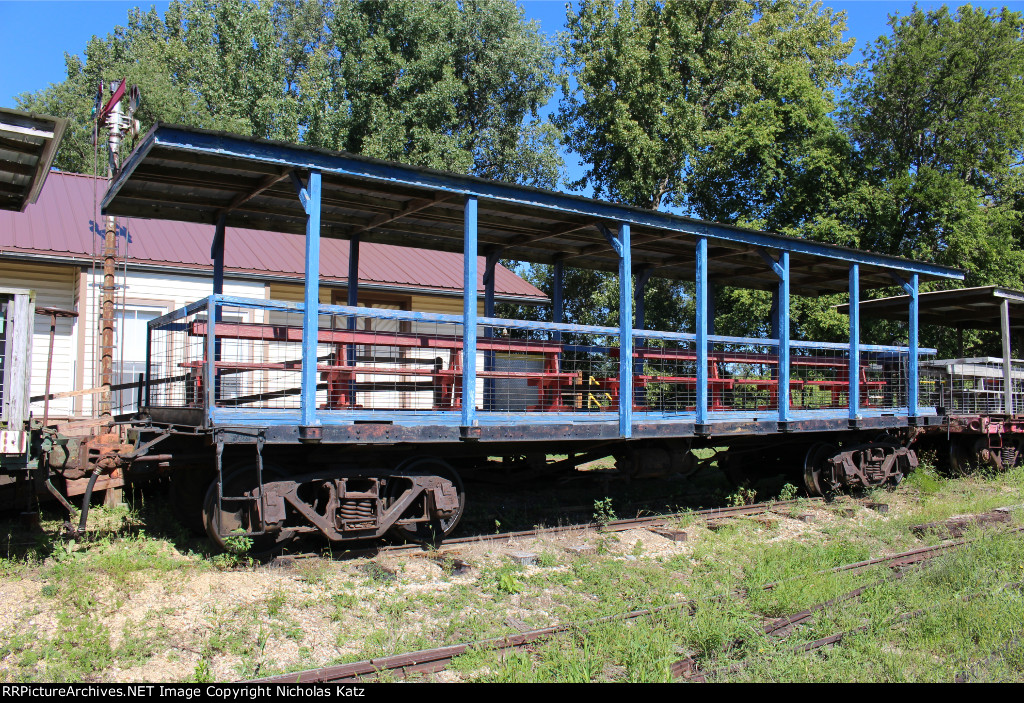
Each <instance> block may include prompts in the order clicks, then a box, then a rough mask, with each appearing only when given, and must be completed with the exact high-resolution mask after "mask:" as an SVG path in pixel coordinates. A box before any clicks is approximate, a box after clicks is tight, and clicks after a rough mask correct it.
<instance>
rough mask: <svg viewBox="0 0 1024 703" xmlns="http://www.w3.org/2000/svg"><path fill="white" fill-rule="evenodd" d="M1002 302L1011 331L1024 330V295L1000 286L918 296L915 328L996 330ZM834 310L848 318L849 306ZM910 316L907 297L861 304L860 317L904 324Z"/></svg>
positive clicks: (867, 301)
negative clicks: (920, 326) (1008, 316)
mask: <svg viewBox="0 0 1024 703" xmlns="http://www.w3.org/2000/svg"><path fill="white" fill-rule="evenodd" d="M1004 300H1005V301H1006V302H1007V303H1008V304H1009V307H1010V329H1011V330H1024V293H1022V292H1021V291H1016V290H1010V289H1009V288H1000V287H999V286H981V287H978V288H958V289H955V290H937V291H930V292H928V293H921V294H919V295H918V297H917V302H918V311H917V319H918V324H921V325H925V324H928V325H938V326H940V327H953V328H959V329H969V330H998V329H1000V322H999V316H1000V308H1002V305H1003V301H1004ZM836 309H837V310H838V311H839V312H841V313H842V314H844V315H849V314H850V306H849V305H839V306H837V308H836ZM909 312H910V296H906V295H897V296H894V297H891V298H877V299H876V300H862V301H861V303H860V314H861V316H862V317H874V318H881V319H885V320H901V321H903V322H906V320H907V315H908V313H909Z"/></svg>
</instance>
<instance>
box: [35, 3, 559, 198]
mask: <svg viewBox="0 0 1024 703" xmlns="http://www.w3.org/2000/svg"><path fill="white" fill-rule="evenodd" d="M66 62H67V78H66V79H65V81H63V82H62V83H60V84H58V85H53V86H50V87H49V88H47V89H44V90H42V91H39V92H36V93H32V94H25V95H22V96H20V97H19V98H18V104H19V106H20V107H22V108H23V109H29V110H36V111H40V112H46V113H48V114H53V115H60V116H66V117H69V118H71V120H72V123H73V129H71V130H70V133H69V134H68V136H67V137H66V139H65V143H64V145H63V146H62V148H61V150H60V153H59V154H58V157H57V162H56V164H57V166H58V167H60V168H65V169H68V170H75V171H83V172H86V171H91V170H92V168H93V150H92V126H91V109H92V106H93V96H94V95H95V92H96V85H97V84H98V83H99V82H100V81H101V80H105V81H108V82H109V81H111V80H115V79H119V78H122V77H125V76H127V78H128V81H129V82H130V83H136V84H138V85H139V87H140V89H141V91H142V96H143V99H142V108H141V110H140V112H139V114H138V116H139V118H140V120H141V121H142V122H143V124H144V126H148V125H150V124H152V123H153V122H156V121H163V122H174V123H181V124H186V125H191V126H196V127H205V128H210V129H219V130H225V131H230V132H235V133H240V134H245V135H251V136H257V137H266V138H271V139H282V140H286V141H304V142H306V143H309V144H312V145H315V146H323V147H328V148H333V149H342V150H346V151H352V152H356V153H362V154H366V155H370V156H375V157H379V158H384V159H391V160H396V161H402V162H405V163H411V164H415V165H422V166H431V167H436V168H444V169H447V170H454V171H461V172H466V173H474V174H476V175H481V176H485V177H491V178H498V179H502V180H507V181H514V182H524V183H529V184H533V185H541V186H548V187H554V186H555V184H556V182H557V180H558V176H559V170H560V167H561V161H560V159H559V157H558V153H557V132H556V130H555V129H554V128H553V127H552V126H551V125H550V124H546V123H545V122H544V121H542V120H541V119H540V118H539V117H538V108H539V107H540V106H541V105H543V104H544V103H545V102H546V101H547V99H548V98H549V97H550V96H551V94H552V93H553V91H554V86H555V72H554V48H553V47H552V46H550V45H549V44H548V43H547V42H546V40H545V39H544V37H543V36H542V35H541V34H540V32H539V31H538V28H537V26H536V24H535V23H531V22H526V21H525V20H524V18H523V13H522V11H521V10H519V9H518V8H517V7H516V6H515V4H514V3H513V2H511V0H486V1H484V0H481V1H476V0H463V1H462V2H455V1H454V0H436V1H432V2H425V1H424V2H417V1H414V0H386V1H385V0H380V1H376V0H374V1H367V2H357V1H356V0H318V1H310V2H305V1H302V0H289V1H287V2H276V3H273V4H271V3H269V2H248V1H245V0H222V1H219V2H214V1H213V0H188V1H186V2H179V1H175V2H173V3H172V4H171V6H170V8H169V9H168V11H167V13H166V14H165V15H164V16H163V17H160V16H159V14H158V13H157V12H156V11H155V10H151V11H149V12H145V13H144V12H141V11H139V10H133V11H132V12H131V13H130V15H129V18H128V24H127V26H126V27H118V28H116V29H115V30H114V32H113V33H111V34H109V35H107V37H105V38H102V39H101V38H99V37H93V39H92V40H91V41H90V42H89V44H88V46H87V47H86V51H85V58H84V60H83V59H81V58H80V57H78V56H76V55H71V54H68V55H66ZM101 170H102V169H101Z"/></svg>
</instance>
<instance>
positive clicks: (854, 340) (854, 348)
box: [847, 264, 860, 426]
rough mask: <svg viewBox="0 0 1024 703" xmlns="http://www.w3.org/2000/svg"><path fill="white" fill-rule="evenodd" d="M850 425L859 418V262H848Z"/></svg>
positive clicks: (848, 392)
mask: <svg viewBox="0 0 1024 703" xmlns="http://www.w3.org/2000/svg"><path fill="white" fill-rule="evenodd" d="M847 375H848V376H849V389H848V391H847V394H848V395H847V397H848V398H849V404H850V425H851V426H853V425H854V424H855V423H856V422H857V420H859V419H860V264H850V359H849V362H848V364H847Z"/></svg>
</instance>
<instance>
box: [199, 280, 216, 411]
mask: <svg viewBox="0 0 1024 703" xmlns="http://www.w3.org/2000/svg"><path fill="white" fill-rule="evenodd" d="M217 298H218V296H217V295H211V296H210V297H209V298H207V299H206V322H207V325H206V349H205V350H204V351H205V352H206V359H205V360H204V361H205V362H206V378H205V379H203V380H204V384H203V395H204V396H206V397H205V398H204V403H203V404H204V405H205V406H206V417H207V418H208V419H209V418H211V417H212V416H213V410H214V407H216V404H217V381H216V378H217V366H216V356H217V354H216V349H217V317H218V315H217Z"/></svg>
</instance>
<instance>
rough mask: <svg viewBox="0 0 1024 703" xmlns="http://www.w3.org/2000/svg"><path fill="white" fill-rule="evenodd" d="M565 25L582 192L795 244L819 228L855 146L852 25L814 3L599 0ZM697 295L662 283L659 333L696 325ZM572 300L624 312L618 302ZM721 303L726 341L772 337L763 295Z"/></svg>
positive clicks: (610, 281)
mask: <svg viewBox="0 0 1024 703" xmlns="http://www.w3.org/2000/svg"><path fill="white" fill-rule="evenodd" d="M566 27H567V31H566V33H565V34H564V35H563V37H562V48H563V56H564V61H565V66H566V69H567V71H568V72H569V73H570V74H571V77H572V78H573V79H574V80H575V86H573V85H571V84H567V85H566V88H565V91H564V96H563V99H562V101H561V104H560V109H559V112H558V117H557V120H556V122H557V124H558V125H559V127H560V128H561V129H562V130H563V132H564V135H565V142H566V144H567V146H568V147H569V148H570V149H572V150H573V151H575V152H577V153H578V154H580V156H581V157H582V158H583V160H584V161H585V162H586V163H587V164H588V166H587V170H586V172H585V173H584V175H583V177H582V178H581V179H580V180H579V181H578V182H576V183H574V184H572V185H573V186H575V187H588V186H589V187H592V188H593V190H594V193H595V194H596V195H597V196H598V197H606V198H610V199H612V200H615V201H618V202H623V203H627V204H630V205H636V206H640V207H647V208H652V209H658V208H670V209H672V210H675V211H683V212H685V213H686V214H691V215H695V216H698V217H702V218H706V219H711V220H716V221H720V222H727V223H738V224H744V225H749V226H755V227H760V228H765V229H774V230H779V231H782V232H785V233H791V234H801V233H804V232H805V231H807V230H813V228H814V227H815V223H816V217H817V215H818V213H819V212H821V211H822V210H823V209H824V208H825V207H826V205H827V203H829V201H830V199H831V198H833V197H835V196H837V195H839V194H841V193H843V192H844V190H845V189H846V188H847V187H848V179H849V170H848V167H847V164H848V154H849V143H848V141H847V140H846V138H845V136H844V135H843V133H842V132H841V131H840V130H839V129H838V127H837V126H836V124H835V122H834V120H833V119H832V118H831V115H830V113H831V112H832V111H833V110H834V108H835V105H834V102H833V91H834V90H835V89H836V88H838V86H839V85H840V84H841V82H842V81H843V80H844V78H845V77H846V76H847V75H848V72H849V69H848V68H847V66H846V64H845V63H844V59H845V58H846V57H847V55H848V54H849V52H850V50H851V48H852V42H844V41H842V31H843V29H844V27H845V20H844V16H843V15H842V14H836V13H833V12H832V11H831V10H829V9H823V8H822V7H821V5H820V4H812V3H808V2H786V1H760V0H757V1H754V0H751V1H743V2H734V1H723V0H679V1H676V0H658V1H654V0H622V1H621V2H615V1H614V0H593V1H584V2H582V3H581V4H580V5H579V7H578V9H575V10H574V9H572V8H570V9H569V12H568V17H567V22H566ZM591 278H592V277H591ZM584 280H591V279H584ZM597 280H598V285H599V286H603V287H605V288H611V287H613V286H615V285H616V282H615V279H614V277H608V276H603V277H599V278H598V279H597ZM687 290H688V289H687V288H684V287H683V286H681V285H679V284H678V283H674V284H668V283H664V282H658V281H657V279H653V280H652V281H651V283H650V284H649V289H648V292H647V296H646V297H645V301H646V305H647V308H648V311H649V313H648V320H649V326H652V327H658V328H665V327H668V328H669V329H679V327H678V326H676V325H678V324H679V322H680V320H688V321H689V320H692V317H693V310H692V305H690V304H689V298H688V296H687V295H686V294H685V293H686V291H687ZM573 294H574V295H582V297H584V298H586V299H589V300H594V301H607V302H608V305H609V308H608V310H609V311H610V312H615V311H616V310H617V298H616V297H615V296H614V295H611V294H610V291H604V292H598V291H596V290H574V291H573ZM717 297H718V301H719V304H718V308H719V312H720V313H721V322H720V324H719V331H721V332H734V333H743V334H748V333H754V332H764V331H766V330H765V329H763V328H764V327H765V326H766V324H767V310H768V308H769V306H770V301H769V299H768V298H767V297H766V296H765V294H762V293H757V292H751V291H738V290H737V291H734V290H730V289H725V290H721V291H719V292H718V295H717ZM666 298H667V300H666ZM734 310H735V312H736V314H733V311H734ZM752 310H756V311H758V312H759V313H760V312H763V313H764V315H759V316H757V317H754V316H752V315H751V314H750V313H751V311H752ZM616 315H617V313H616ZM609 316H610V317H611V315H609ZM761 318H764V319H761ZM687 324H692V322H687Z"/></svg>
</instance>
